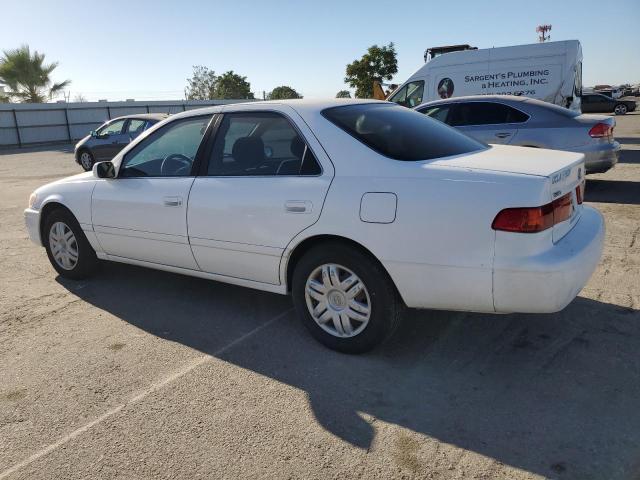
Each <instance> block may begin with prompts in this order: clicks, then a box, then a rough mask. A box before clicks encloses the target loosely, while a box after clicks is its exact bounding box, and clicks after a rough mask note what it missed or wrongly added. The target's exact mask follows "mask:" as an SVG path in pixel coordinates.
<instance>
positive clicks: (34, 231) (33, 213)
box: [24, 208, 42, 246]
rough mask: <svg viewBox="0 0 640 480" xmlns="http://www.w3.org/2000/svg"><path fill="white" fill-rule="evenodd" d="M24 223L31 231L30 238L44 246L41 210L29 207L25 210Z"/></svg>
mask: <svg viewBox="0 0 640 480" xmlns="http://www.w3.org/2000/svg"><path fill="white" fill-rule="evenodd" d="M24 223H25V225H26V227H27V232H29V239H31V241H32V242H33V243H35V244H36V245H40V246H42V239H41V238H40V211H39V210H34V209H32V208H27V209H26V210H25V211H24Z"/></svg>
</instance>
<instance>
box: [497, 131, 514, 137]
mask: <svg viewBox="0 0 640 480" xmlns="http://www.w3.org/2000/svg"><path fill="white" fill-rule="evenodd" d="M510 136H511V134H510V133H509V132H500V133H496V137H498V138H507V137H510Z"/></svg>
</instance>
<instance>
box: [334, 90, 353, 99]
mask: <svg viewBox="0 0 640 480" xmlns="http://www.w3.org/2000/svg"><path fill="white" fill-rule="evenodd" d="M336 98H351V93H349V90H340V91H339V92H338V93H336Z"/></svg>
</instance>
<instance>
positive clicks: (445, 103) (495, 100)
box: [415, 95, 620, 173]
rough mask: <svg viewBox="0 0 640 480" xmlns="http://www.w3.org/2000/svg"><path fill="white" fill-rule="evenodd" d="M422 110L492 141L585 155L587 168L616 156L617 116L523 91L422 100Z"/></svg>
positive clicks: (594, 169) (601, 167) (607, 164)
mask: <svg viewBox="0 0 640 480" xmlns="http://www.w3.org/2000/svg"><path fill="white" fill-rule="evenodd" d="M415 109H416V110H418V111H419V112H421V113H424V114H426V115H429V116H430V117H433V118H435V119H437V120H440V121H442V122H444V123H447V124H449V125H451V126H453V127H456V128H458V129H459V130H461V131H463V132H464V133H466V134H467V135H470V136H472V137H474V138H476V139H478V140H480V141H483V142H485V143H491V144H496V143H498V144H508V145H519V146H523V147H537V148H550V149H553V150H568V151H572V152H579V153H583V154H584V155H585V164H586V170H587V173H600V172H605V171H607V170H609V169H610V168H611V167H613V166H614V165H615V164H616V163H617V162H618V151H619V150H620V144H619V143H618V142H616V141H615V139H614V138H613V129H614V127H615V125H616V121H615V118H613V117H611V116H608V115H584V114H583V115H581V114H579V113H577V112H574V111H572V110H568V109H566V108H562V107H559V106H557V105H553V104H550V103H546V102H542V101H540V100H534V99H532V98H527V97H514V96H507V95H482V96H470V97H457V98H450V99H447V100H437V101H433V102H428V103H423V104H422V105H418V106H417V107H415Z"/></svg>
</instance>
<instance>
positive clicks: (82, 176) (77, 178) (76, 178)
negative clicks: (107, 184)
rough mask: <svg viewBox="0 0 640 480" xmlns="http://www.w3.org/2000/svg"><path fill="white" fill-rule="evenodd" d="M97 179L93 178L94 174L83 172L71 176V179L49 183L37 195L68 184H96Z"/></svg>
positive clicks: (66, 178)
mask: <svg viewBox="0 0 640 480" xmlns="http://www.w3.org/2000/svg"><path fill="white" fill-rule="evenodd" d="M95 180H96V177H94V176H93V172H83V173H78V174H77V175H71V176H70V177H64V178H61V179H59V180H56V181H54V182H50V183H47V184H45V185H43V186H41V187H40V188H38V189H37V190H36V192H37V193H40V192H44V191H48V190H49V189H50V187H53V186H56V185H57V186H59V185H64V184H68V183H86V182H94V181H95Z"/></svg>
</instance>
